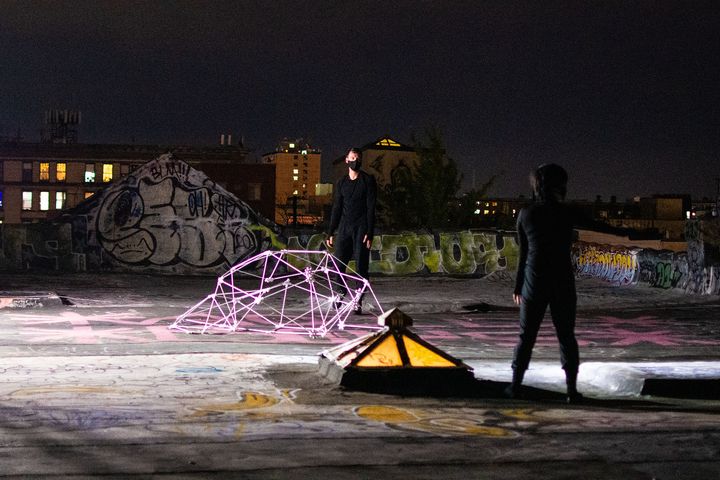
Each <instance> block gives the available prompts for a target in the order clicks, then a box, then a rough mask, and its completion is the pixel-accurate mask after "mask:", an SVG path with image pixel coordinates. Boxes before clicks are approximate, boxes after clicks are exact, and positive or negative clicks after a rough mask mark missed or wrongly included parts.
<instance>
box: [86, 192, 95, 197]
mask: <svg viewBox="0 0 720 480" xmlns="http://www.w3.org/2000/svg"><path fill="white" fill-rule="evenodd" d="M94 194H95V192H85V197H84V198H90V197H92V196H93V195H94Z"/></svg>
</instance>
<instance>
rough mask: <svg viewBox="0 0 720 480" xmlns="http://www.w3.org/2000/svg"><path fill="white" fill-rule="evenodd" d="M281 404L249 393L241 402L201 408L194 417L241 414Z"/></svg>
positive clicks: (266, 396)
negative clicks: (245, 411) (241, 412)
mask: <svg viewBox="0 0 720 480" xmlns="http://www.w3.org/2000/svg"><path fill="white" fill-rule="evenodd" d="M278 402H279V400H278V399H277V398H274V397H270V396H268V395H264V394H262V393H255V392H248V393H245V394H243V396H242V398H241V399H240V401H239V402H233V403H219V404H215V405H208V406H206V407H200V408H198V409H196V411H195V413H194V414H193V415H192V416H193V417H200V416H206V415H213V414H223V413H232V412H240V411H244V410H252V409H255V408H266V407H272V406H273V405H276V404H277V403H278Z"/></svg>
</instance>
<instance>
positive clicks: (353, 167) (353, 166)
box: [347, 160, 360, 172]
mask: <svg viewBox="0 0 720 480" xmlns="http://www.w3.org/2000/svg"><path fill="white" fill-rule="evenodd" d="M347 164H348V167H350V170H352V171H354V172H357V171H358V170H360V162H359V161H358V160H350V161H349V162H347Z"/></svg>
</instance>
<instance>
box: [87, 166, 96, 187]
mask: <svg viewBox="0 0 720 480" xmlns="http://www.w3.org/2000/svg"><path fill="white" fill-rule="evenodd" d="M93 182H95V164H94V163H86V164H85V183H93Z"/></svg>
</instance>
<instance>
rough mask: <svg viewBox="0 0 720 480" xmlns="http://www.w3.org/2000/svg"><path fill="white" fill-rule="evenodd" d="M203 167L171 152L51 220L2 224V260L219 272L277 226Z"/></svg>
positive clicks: (263, 244)
mask: <svg viewBox="0 0 720 480" xmlns="http://www.w3.org/2000/svg"><path fill="white" fill-rule="evenodd" d="M274 228H276V227H275V226H274V224H272V223H270V222H269V221H267V220H266V219H264V218H262V217H261V216H259V215H258V214H256V213H255V212H254V211H253V210H252V209H251V208H250V207H249V206H248V205H247V204H246V203H245V202H243V201H241V200H239V199H238V198H237V197H235V196H234V195H233V194H231V193H230V192H228V191H226V190H225V189H223V188H222V187H220V186H219V185H217V184H216V183H215V182H213V181H212V180H210V179H209V178H208V177H207V176H206V175H205V174H203V173H202V172H200V171H198V170H195V169H193V168H192V167H190V166H189V165H188V164H187V163H185V162H182V161H180V160H176V159H174V158H173V157H172V155H170V154H166V155H163V156H161V157H159V158H157V159H155V160H153V161H151V162H148V163H146V164H145V165H143V166H142V167H141V168H139V169H138V170H136V171H134V172H132V173H131V174H130V175H128V176H127V177H125V178H123V179H121V180H120V181H117V182H114V183H112V184H110V185H109V186H108V187H107V188H105V189H103V190H101V191H99V192H97V193H96V194H95V195H93V196H92V197H90V198H89V199H87V200H86V201H84V202H83V203H81V204H80V205H78V206H77V207H76V208H74V209H72V210H70V211H68V212H67V213H65V214H64V215H63V216H62V217H61V218H60V219H59V220H58V221H56V222H54V223H46V224H32V225H19V226H12V227H11V228H7V229H5V228H4V229H3V232H2V233H3V234H2V237H3V242H2V248H3V259H4V263H5V266H6V267H7V266H9V267H13V268H21V269H33V268H47V269H52V270H65V269H68V270H75V271H82V270H118V271H142V272H148V271H150V272H157V273H191V274H198V273H219V272H223V271H225V270H226V269H227V268H228V267H229V266H230V265H232V264H234V263H235V262H237V261H240V260H242V259H244V258H246V257H248V256H250V255H253V254H256V253H259V252H260V251H262V250H265V249H268V248H270V247H271V246H272V244H273V242H274V237H276V236H277V232H276V231H275V230H274Z"/></svg>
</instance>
